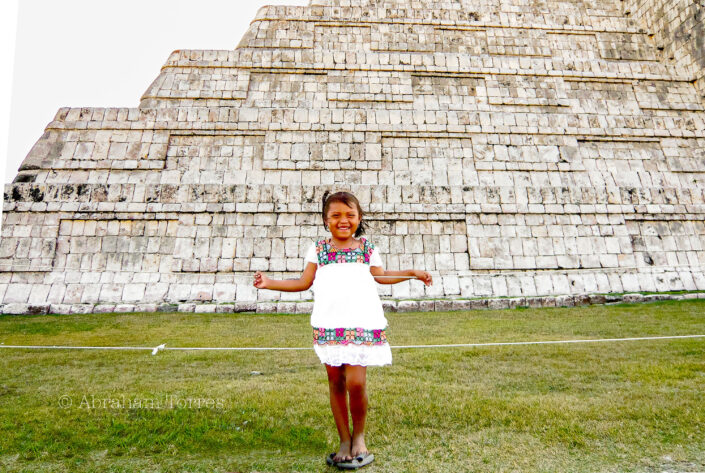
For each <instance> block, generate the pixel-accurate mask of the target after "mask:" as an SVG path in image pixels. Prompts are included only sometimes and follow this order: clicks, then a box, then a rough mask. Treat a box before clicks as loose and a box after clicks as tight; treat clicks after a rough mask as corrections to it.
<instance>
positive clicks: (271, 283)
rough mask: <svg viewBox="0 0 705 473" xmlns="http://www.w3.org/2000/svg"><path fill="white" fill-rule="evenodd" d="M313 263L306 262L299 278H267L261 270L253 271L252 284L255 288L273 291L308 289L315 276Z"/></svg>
mask: <svg viewBox="0 0 705 473" xmlns="http://www.w3.org/2000/svg"><path fill="white" fill-rule="evenodd" d="M317 267H318V266H316V264H315V263H310V262H309V263H308V264H307V265H306V269H304V272H303V273H302V274H301V277H300V278H299V279H281V280H280V279H269V278H268V277H267V276H265V275H264V274H262V272H261V271H257V272H256V273H255V282H254V286H255V287H256V288H257V289H271V290H273V291H285V292H300V291H306V290H308V289H309V288H310V287H311V285H312V284H313V280H314V279H315V277H316V268H317Z"/></svg>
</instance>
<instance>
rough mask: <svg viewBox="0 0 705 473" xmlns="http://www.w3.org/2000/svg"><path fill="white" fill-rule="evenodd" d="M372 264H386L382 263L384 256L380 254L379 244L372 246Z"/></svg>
mask: <svg viewBox="0 0 705 473" xmlns="http://www.w3.org/2000/svg"><path fill="white" fill-rule="evenodd" d="M370 266H384V264H382V257H381V256H380V255H379V247H378V246H375V247H374V248H372V252H371V253H370Z"/></svg>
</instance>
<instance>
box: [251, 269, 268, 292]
mask: <svg viewBox="0 0 705 473" xmlns="http://www.w3.org/2000/svg"><path fill="white" fill-rule="evenodd" d="M254 286H255V287H256V288H257V289H267V286H269V278H268V277H267V276H265V275H264V274H262V272H261V271H257V272H256V273H255V282H254Z"/></svg>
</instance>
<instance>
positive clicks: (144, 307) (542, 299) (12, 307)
mask: <svg viewBox="0 0 705 473" xmlns="http://www.w3.org/2000/svg"><path fill="white" fill-rule="evenodd" d="M693 299H705V292H691V293H686V294H669V293H656V294H641V293H627V294H578V295H557V296H534V297H503V298H485V299H436V300H387V299H382V306H383V308H384V311H385V313H390V312H450V311H463V310H478V309H492V310H499V309H516V308H518V307H523V308H542V307H576V306H584V305H600V304H604V305H612V304H620V303H637V302H654V301H667V300H693ZM312 310H313V302H311V301H302V302H296V301H267V302H235V303H227V304H213V303H209V304H196V303H180V304H174V303H166V302H165V303H162V304H19V303H10V304H0V312H1V313H2V314H8V315H43V314H91V313H111V312H117V313H137V312H194V313H249V314H308V313H311V311H312Z"/></svg>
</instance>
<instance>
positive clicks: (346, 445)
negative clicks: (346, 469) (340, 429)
mask: <svg viewBox="0 0 705 473" xmlns="http://www.w3.org/2000/svg"><path fill="white" fill-rule="evenodd" d="M352 459H353V456H352V452H351V451H350V440H348V441H347V442H340V448H339V449H338V453H336V454H335V457H333V461H334V462H336V463H340V462H346V461H350V460H352Z"/></svg>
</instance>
